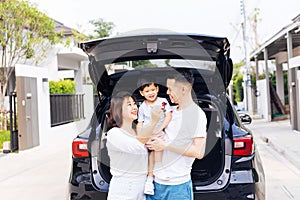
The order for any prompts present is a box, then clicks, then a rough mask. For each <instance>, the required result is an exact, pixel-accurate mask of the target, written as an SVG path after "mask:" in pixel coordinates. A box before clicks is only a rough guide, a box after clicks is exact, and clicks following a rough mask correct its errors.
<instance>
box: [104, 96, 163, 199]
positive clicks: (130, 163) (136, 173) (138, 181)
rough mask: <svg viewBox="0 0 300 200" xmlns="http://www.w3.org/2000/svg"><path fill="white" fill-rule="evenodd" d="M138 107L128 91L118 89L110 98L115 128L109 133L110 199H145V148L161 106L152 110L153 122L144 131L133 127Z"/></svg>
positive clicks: (146, 152)
mask: <svg viewBox="0 0 300 200" xmlns="http://www.w3.org/2000/svg"><path fill="white" fill-rule="evenodd" d="M137 113H138V107H137V105H136V103H135V101H134V100H133V98H132V97H131V95H130V94H129V93H127V92H119V93H118V94H117V95H116V96H114V97H113V98H112V99H111V105H110V123H111V124H112V125H113V126H114V128H112V129H110V130H109V131H108V132H107V149H108V155H109V157H110V172H111V174H112V179H111V181H110V186H109V192H108V199H109V200H118V199H120V200H125V199H128V200H143V199H145V195H144V185H145V181H146V177H147V172H148V170H147V166H148V150H147V149H146V147H145V145H144V144H145V143H146V142H147V139H148V136H150V135H151V134H152V131H153V129H154V128H155V125H156V123H157V122H158V121H159V118H160V114H161V113H162V111H161V110H160V109H154V111H153V112H152V119H151V123H149V125H147V126H146V127H145V128H143V129H142V130H140V131H138V132H139V134H137V131H136V129H134V128H133V122H134V120H136V119H137Z"/></svg>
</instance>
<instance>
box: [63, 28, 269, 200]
mask: <svg viewBox="0 0 300 200" xmlns="http://www.w3.org/2000/svg"><path fill="white" fill-rule="evenodd" d="M80 48H81V49H82V50H83V51H84V52H85V53H87V55H88V56H89V61H90V64H89V73H90V76H91V79H92V81H93V83H94V84H95V86H96V87H97V90H98V93H99V104H98V105H97V107H96V109H95V113H94V115H93V118H92V120H91V123H90V127H89V128H88V129H87V130H86V131H85V132H83V133H81V134H79V135H78V136H77V137H76V138H75V139H74V141H73V144H72V151H73V159H72V162H73V163H72V170H71V174H70V180H69V190H68V199H106V196H107V191H108V188H109V182H110V179H111V174H110V168H109V157H108V155H107V149H106V132H107V130H108V128H109V127H108V126H107V121H106V120H107V117H108V114H109V113H108V109H109V106H110V98H111V96H112V95H113V94H114V93H116V92H118V91H121V90H126V91H129V92H131V93H132V94H133V95H134V96H135V97H136V100H137V102H138V105H139V103H140V102H142V101H143V98H142V96H140V95H139V92H138V91H137V80H138V78H139V77H141V76H143V75H145V74H147V75H150V76H152V77H155V81H156V82H157V83H159V85H160V90H159V96H160V97H165V98H167V99H168V95H167V94H166V90H167V88H166V77H167V75H169V74H171V73H178V72H177V71H178V69H180V70H184V69H187V70H190V71H192V72H193V74H194V79H195V81H194V85H193V98H194V101H195V102H196V103H197V104H198V105H199V106H200V107H201V108H202V109H203V110H204V112H205V114H206V116H207V122H208V123H207V145H206V151H205V157H204V158H203V159H201V160H197V159H196V160H195V162H194V164H193V167H192V171H191V177H192V181H193V190H194V199H218V200H220V199H238V200H242V199H264V198H265V185H264V180H265V179H264V172H263V168H262V164H261V161H260V158H259V155H258V152H257V150H256V149H255V145H254V141H253V136H252V133H251V131H250V130H248V129H247V128H246V127H245V126H244V125H243V124H245V123H250V122H251V118H250V117H249V115H246V114H244V115H243V116H239V114H237V112H236V111H235V108H234V107H233V106H232V105H231V103H230V100H229V99H228V97H227V93H226V90H227V86H228V85H229V82H230V80H231V76H232V70H233V65H232V61H231V59H230V45H229V42H228V40H227V39H226V38H224V37H213V36H206V35H197V34H177V33H150V34H136V35H124V36H117V37H112V38H102V39H97V40H93V41H87V42H83V43H80ZM170 103H171V102H170Z"/></svg>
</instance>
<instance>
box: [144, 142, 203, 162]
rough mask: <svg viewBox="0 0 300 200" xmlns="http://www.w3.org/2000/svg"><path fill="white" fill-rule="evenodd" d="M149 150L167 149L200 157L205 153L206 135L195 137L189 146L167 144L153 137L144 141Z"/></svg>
mask: <svg viewBox="0 0 300 200" xmlns="http://www.w3.org/2000/svg"><path fill="white" fill-rule="evenodd" d="M146 146H147V147H148V148H149V149H150V150H155V151H162V150H168V151H172V152H174V153H178V154H180V155H184V156H188V157H193V158H197V159H202V158H203V157H204V153H205V146H206V137H196V138H194V139H193V143H192V145H190V146H175V145H172V143H171V144H168V143H167V142H165V141H163V140H162V139H160V138H153V139H151V141H148V142H147V143H146Z"/></svg>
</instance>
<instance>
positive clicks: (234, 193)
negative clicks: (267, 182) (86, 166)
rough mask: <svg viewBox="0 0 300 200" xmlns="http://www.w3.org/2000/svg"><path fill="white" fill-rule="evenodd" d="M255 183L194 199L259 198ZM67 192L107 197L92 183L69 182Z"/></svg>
mask: <svg viewBox="0 0 300 200" xmlns="http://www.w3.org/2000/svg"><path fill="white" fill-rule="evenodd" d="M255 187H256V184H254V183H252V184H229V185H228V187H227V188H226V189H224V190H220V191H212V192H205V193H201V192H194V200H203V199H205V200H220V199H222V200H226V199H228V200H234V199H236V200H249V199H255V200H257V199H260V200H263V199H264V198H263V197H261V198H258V196H257V195H256V194H255ZM68 189H69V193H68V197H67V200H80V199H85V200H87V199H91V200H99V199H102V200H105V199H107V193H105V192H99V191H96V190H94V189H93V187H92V185H89V184H82V185H79V186H74V185H72V184H69V188H68Z"/></svg>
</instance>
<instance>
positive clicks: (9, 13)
mask: <svg viewBox="0 0 300 200" xmlns="http://www.w3.org/2000/svg"><path fill="white" fill-rule="evenodd" d="M54 28H55V22H54V20H52V19H50V18H49V17H48V16H46V15H45V14H43V13H41V12H40V11H38V9H37V8H36V7H35V6H34V5H33V4H31V3H29V2H28V1H21V0H2V1H0V49H1V55H0V61H1V66H0V67H1V69H0V109H1V110H3V109H4V96H5V93H6V90H7V87H8V80H9V78H10V76H11V74H12V72H13V71H14V66H15V64H17V63H26V61H28V60H29V59H33V60H35V61H36V62H38V61H39V60H40V59H41V58H44V57H45V52H46V51H47V50H48V48H50V47H51V46H52V45H54V44H56V43H58V42H60V41H61V39H60V38H61V36H62V33H61V32H60V33H57V32H55V29H54Z"/></svg>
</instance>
